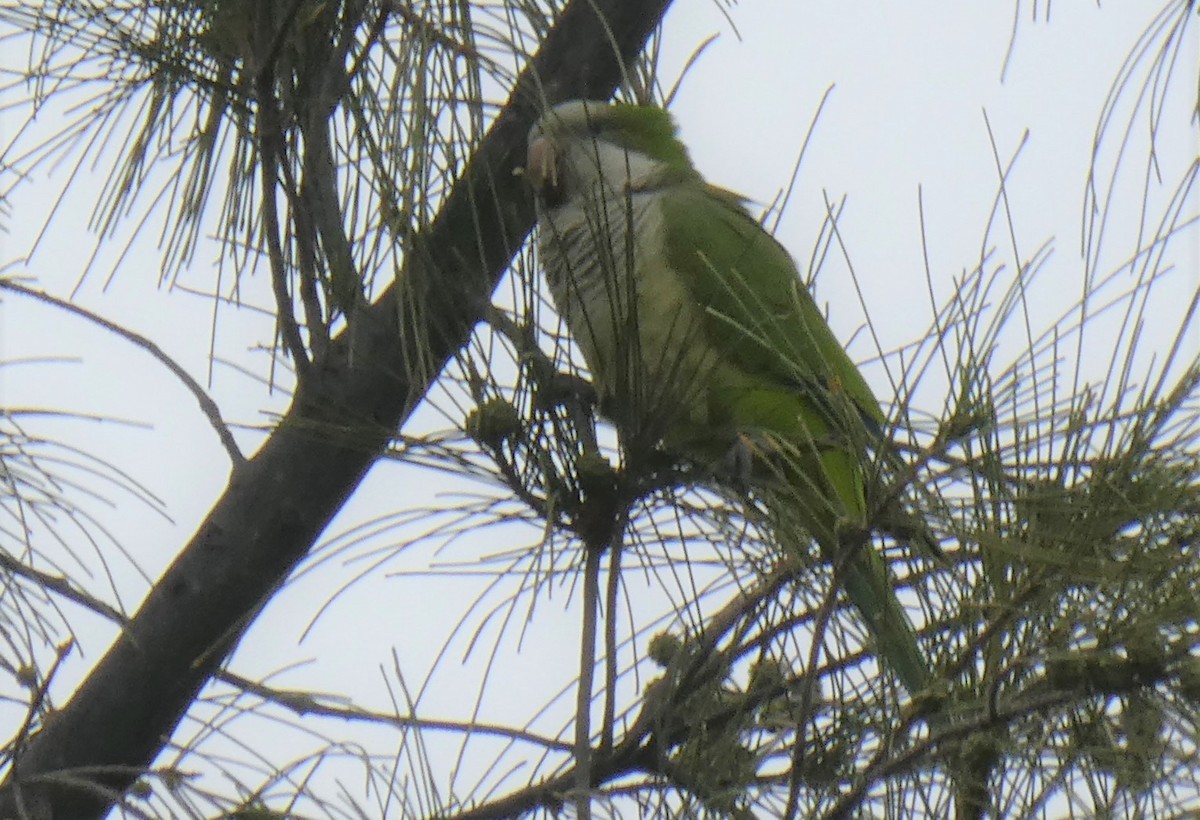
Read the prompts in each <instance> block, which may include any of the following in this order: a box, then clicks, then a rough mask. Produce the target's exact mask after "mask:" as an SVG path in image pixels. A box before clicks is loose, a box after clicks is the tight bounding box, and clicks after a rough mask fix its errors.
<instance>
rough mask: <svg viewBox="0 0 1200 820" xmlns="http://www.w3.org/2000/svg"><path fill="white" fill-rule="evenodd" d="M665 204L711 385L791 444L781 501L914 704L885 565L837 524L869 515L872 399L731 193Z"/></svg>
mask: <svg viewBox="0 0 1200 820" xmlns="http://www.w3.org/2000/svg"><path fill="white" fill-rule="evenodd" d="M663 195H664V197H665V198H664V200H663V208H664V213H663V222H664V226H665V227H664V234H665V245H666V251H665V252H666V254H667V261H668V265H669V266H670V267H671V268H672V269H674V270H677V271H679V272H680V278H681V279H682V280H683V281H684V282H685V285H686V287H687V289H688V290H689V293H690V296H691V298H692V300H694V301H695V302H696V303H697V304H700V305H704V306H705V309H706V322H705V326H704V327H705V336H706V343H707V344H708V346H709V347H710V348H712V349H714V350H717V351H719V354H720V356H721V360H722V361H723V362H724V363H725V364H726V366H725V367H724V368H719V369H715V370H714V373H715V376H714V377H715V378H721V379H724V380H725V381H726V382H728V383H729V384H728V388H729V392H730V393H732V394H736V395H735V397H734V398H731V399H730V400H729V401H730V405H731V407H732V408H733V409H732V411H731V412H732V413H734V414H735V418H733V419H732V420H731V421H732V422H733V423H734V424H735V425H736V424H747V425H749V426H751V427H754V426H759V427H761V428H766V430H767V431H768V432H770V433H774V434H777V435H780V436H783V437H785V438H787V437H792V441H791V442H790V444H791V445H792V446H794V447H796V448H797V449H796V455H797V469H796V470H795V471H794V472H793V474H792V476H791V480H792V481H793V482H794V483H795V484H796V487H795V488H794V489H795V493H794V494H792V495H788V494H786V493H785V494H783V495H781V496H780V497H779V498H777V499H776V503H777V504H781V505H784V506H785V507H786V506H790V507H792V508H793V509H800V510H801V520H802V522H803V523H804V526H805V527H806V528H808V529H809V530H810V531H811V532H812V534H813V535H814V536H815V537H816V539H817V541H818V543H819V544H820V546H821V549H822V552H823V553H824V554H825V556H826V558H827V559H828V560H830V561H831V562H839V563H840V564H841V572H840V577H841V579H842V585H843V586H844V588H845V590H846V593H847V595H848V597H849V598H850V600H851V602H852V603H853V604H854V605H855V607H856V608H857V609H858V610H859V611H860V612H861V614H862V615H863V617H864V619H865V620H866V621H867V623H868V626H869V627H870V630H871V632H872V634H873V636H874V638H875V641H876V642H877V644H878V646H879V651H880V653H881V654H882V655H883V656H884V657H885V658H886V659H887V661H888V663H889V664H890V665H891V666H892V667H893V669H894V670H895V671H896V672H897V674H898V675H899V676H900V679H901V682H902V683H903V684H904V685H905V687H906V688H907V689H908V690H909V692H910V693H912V694H915V693H916V692H917V691H920V690H921V689H924V688H925V687H926V686H927V685H928V683H929V681H930V679H931V673H930V668H929V665H928V662H927V660H926V659H925V656H924V654H923V653H922V651H921V649H920V647H919V645H918V644H917V640H916V635H915V633H914V631H913V629H912V626H911V624H910V622H909V620H908V616H907V615H906V614H905V611H904V608H903V607H902V606H901V605H900V602H899V601H898V600H897V598H896V595H895V591H894V589H893V586H892V581H891V577H890V573H889V572H888V569H887V565H886V562H885V561H884V559H883V557H882V556H881V555H880V554H879V553H877V552H876V551H875V550H874V549H872V548H871V545H870V544H869V543H862V544H860V545H858V546H857V547H855V548H853V549H852V552H851V554H850V555H849V556H848V557H847V556H841V555H839V553H840V551H841V550H842V549H843V545H842V544H841V542H840V539H839V537H838V526H837V519H838V517H839V515H840V516H842V517H845V516H849V517H851V518H854V517H857V518H859V519H860V520H861V519H862V517H863V516H864V515H865V512H866V509H865V498H864V490H863V469H864V468H863V460H864V459H865V458H866V447H865V440H864V439H863V437H862V436H861V435H856V433H855V430H858V431H859V432H860V433H862V432H863V424H864V422H866V423H867V424H869V425H873V426H877V427H878V426H882V424H883V422H884V416H883V413H882V411H881V410H880V407H879V404H878V402H877V400H876V399H875V396H874V394H873V393H872V392H871V389H870V387H869V386H868V385H867V383H866V381H865V380H864V379H863V377H862V375H861V374H860V373H859V371H858V368H857V367H855V365H854V363H853V362H852V361H851V360H850V357H849V355H847V353H846V351H845V349H844V348H843V347H842V346H841V344H840V343H839V342H838V340H837V338H836V337H835V336H834V335H833V332H832V331H831V330H830V328H829V326H828V324H826V322H825V319H824V317H822V316H821V313H820V310H818V308H817V306H816V303H815V302H814V301H813V299H812V296H811V295H810V294H809V292H808V290H807V289H806V288H805V287H804V284H803V282H801V281H800V278H799V275H798V273H797V271H796V267H795V265H794V263H793V262H792V260H791V257H790V256H789V255H788V253H787V251H785V250H784V249H783V247H782V246H780V245H779V243H778V242H776V241H775V239H774V238H773V237H772V236H771V235H770V234H768V233H767V232H766V231H765V230H764V229H763V228H762V227H761V226H760V225H759V224H758V222H756V221H755V220H754V219H753V218H752V217H751V216H750V215H749V213H747V212H746V210H745V208H744V207H743V206H742V204H741V202H740V200H739V199H738V198H737V197H736V196H735V195H733V194H731V193H729V192H727V191H723V190H721V189H718V188H713V187H710V186H706V185H703V184H693V185H686V184H682V185H676V186H672V187H671V188H669V189H668V190H666V191H665V192H664V194H663ZM717 394H718V395H719V394H720V390H718V391H717ZM788 443H789V442H787V441H785V442H784V444H785V446H786V445H787V444H788ZM831 491H832V493H833V494H834V495H835V496H836V498H835V499H830V497H829V496H830V492H831ZM780 499H782V500H780ZM839 502H840V503H839Z"/></svg>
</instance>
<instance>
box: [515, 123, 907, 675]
mask: <svg viewBox="0 0 1200 820" xmlns="http://www.w3.org/2000/svg"><path fill="white" fill-rule="evenodd" d="M525 174H526V176H527V178H528V179H529V180H530V182H531V184H532V186H533V188H534V191H535V193H536V195H537V202H538V248H539V253H540V257H541V261H542V264H543V266H544V268H545V272H546V278H547V281H548V284H549V288H550V292H551V295H552V296H553V298H554V302H555V305H556V306H557V308H558V311H559V313H560V314H561V316H562V318H563V320H564V321H565V323H566V327H567V329H568V330H569V331H570V333H571V335H572V336H573V337H574V339H575V341H576V342H577V343H578V345H579V347H580V349H581V351H582V352H583V356H584V358H585V359H586V360H587V364H588V367H589V368H590V370H591V372H592V377H593V379H594V383H595V388H596V391H597V394H598V396H599V400H600V409H601V412H602V413H604V414H605V415H606V416H607V417H609V418H610V419H612V420H613V421H614V422H615V423H616V424H617V426H618V428H619V429H620V430H621V431H622V433H623V434H624V436H625V441H626V445H627V447H628V446H632V447H638V448H644V447H651V446H656V445H657V446H660V447H662V448H663V449H664V450H665V451H667V452H668V453H670V454H672V455H673V456H677V457H678V458H679V459H680V460H682V461H686V462H687V463H689V464H692V465H698V466H699V467H700V468H701V469H706V468H711V469H712V471H713V474H714V475H720V474H721V473H725V474H726V475H728V474H730V473H733V474H735V475H736V474H741V475H742V476H743V477H744V478H746V479H747V481H748V483H749V486H750V487H752V488H753V489H754V490H755V491H756V492H757V493H759V494H760V496H761V497H762V498H763V499H764V501H765V503H766V505H767V507H768V509H769V510H771V512H772V517H774V518H776V519H777V520H786V521H790V522H792V523H793V524H798V525H799V526H800V527H802V528H803V530H804V531H806V532H808V533H809V534H810V535H811V536H812V537H813V539H814V540H815V541H816V542H817V544H818V545H819V546H820V549H821V552H822V554H823V557H824V558H825V559H826V560H829V561H830V562H833V563H834V565H835V566H836V567H838V577H839V578H840V579H841V580H842V583H843V586H844V588H845V591H846V593H847V595H848V597H849V599H850V601H851V602H852V603H853V604H854V606H855V607H856V608H857V609H858V611H859V612H860V613H861V614H862V616H863V618H864V619H865V620H866V622H867V625H868V626H869V628H870V631H871V633H872V635H873V637H874V639H875V642H876V643H877V644H878V649H879V651H880V653H881V654H882V656H883V657H884V658H886V660H887V662H888V663H889V664H890V665H891V666H892V668H893V669H894V670H895V672H896V673H897V675H898V676H899V678H900V681H901V683H903V684H904V686H905V688H906V689H908V691H909V692H910V694H915V693H916V692H917V691H919V690H922V689H924V688H926V686H927V685H928V684H929V683H930V678H931V672H930V667H929V664H928V661H927V660H926V658H925V656H924V654H923V653H922V652H921V650H920V647H919V646H918V644H917V640H916V636H915V634H914V632H913V628H912V625H911V623H910V621H909V619H908V617H907V615H906V614H905V612H904V608H903V607H902V606H900V603H899V601H898V600H897V599H896V595H895V591H894V589H893V586H892V583H891V579H890V576H889V573H888V569H887V565H886V562H885V561H884V559H883V557H882V556H881V555H880V554H878V553H877V552H876V551H875V550H874V549H873V548H872V545H871V543H870V541H869V538H868V535H867V532H866V529H867V526H868V510H869V508H868V503H867V487H866V485H867V480H866V476H867V469H868V468H867V466H866V465H868V464H869V463H870V460H869V455H868V448H869V445H870V444H871V443H872V441H873V440H876V441H877V440H878V439H879V436H880V431H881V430H882V428H883V426H884V424H885V419H884V416H883V413H882V411H881V410H880V407H879V403H878V401H877V400H876V399H875V396H874V395H873V394H872V393H871V389H870V388H869V387H868V386H867V383H866V381H865V380H864V379H863V377H862V375H861V374H860V373H859V371H858V369H857V368H856V367H855V366H854V363H853V362H852V361H851V360H850V358H849V356H848V355H847V354H846V351H845V350H844V349H843V348H842V346H841V344H840V343H839V342H838V340H837V339H836V338H835V337H834V335H833V333H832V331H831V330H830V329H829V326H828V325H827V324H826V323H825V321H824V318H823V317H822V316H821V313H820V311H819V310H818V308H817V306H816V303H815V302H814V301H813V298H812V296H811V295H810V294H809V292H808V290H807V289H806V288H805V286H804V283H803V282H802V281H801V279H800V276H799V274H798V272H797V269H796V266H795V264H794V263H793V261H792V259H791V257H790V256H789V255H788V253H787V251H785V250H784V249H783V247H782V246H781V245H780V244H779V243H778V242H776V241H775V239H774V238H773V237H772V236H771V235H770V234H769V233H767V232H766V231H765V230H764V229H763V228H762V226H761V225H760V224H759V223H758V221H757V220H755V219H754V218H753V217H752V216H751V215H750V213H749V212H748V211H747V210H746V207H745V206H744V204H743V201H742V200H741V198H740V197H738V196H736V195H735V194H733V193H730V192H729V191H726V190H723V189H721V188H718V187H715V186H713V185H710V184H708V183H707V182H706V181H705V180H704V178H703V177H702V176H701V175H700V173H699V172H698V171H697V170H696V169H695V167H694V166H693V165H692V163H691V160H690V159H689V157H688V152H687V149H686V148H685V147H684V145H683V143H681V142H680V141H679V139H678V138H677V137H676V129H675V124H674V122H673V120H672V119H671V116H670V115H669V114H668V113H667V112H666V111H663V110H662V109H659V108H652V107H643V106H635V105H626V104H611V105H610V104H606V103H601V102H590V101H588V102H584V101H578V100H577V101H572V102H567V103H563V104H561V105H558V106H556V107H555V108H553V109H552V110H550V111H548V112H547V113H546V114H545V115H544V116H542V117H541V119H540V120H539V121H538V122H537V123H536V124H535V125H534V126H533V128H532V130H531V131H530V134H529V146H528V156H527V161H526V169H525ZM783 547H784V549H788V548H789V547H788V546H787V545H786V544H785V545H783Z"/></svg>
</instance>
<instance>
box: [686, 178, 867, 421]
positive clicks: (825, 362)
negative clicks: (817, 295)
mask: <svg viewBox="0 0 1200 820" xmlns="http://www.w3.org/2000/svg"><path fill="white" fill-rule="evenodd" d="M663 196H664V200H663V208H664V222H665V223H666V225H667V226H668V229H667V231H666V245H667V248H666V252H667V254H668V259H669V261H670V264H671V265H672V267H675V268H677V269H680V270H686V271H688V276H687V283H688V286H689V287H690V289H691V292H692V295H693V297H694V298H695V300H696V301H697V302H698V303H699V304H703V305H707V306H709V316H710V322H709V324H708V327H707V332H708V333H709V335H710V337H711V339H712V341H713V342H714V343H715V344H718V345H721V346H722V349H724V350H726V351H728V355H729V356H731V357H732V358H733V359H734V360H735V361H736V362H737V364H738V366H739V367H742V368H743V369H745V370H746V371H747V372H749V373H755V374H758V375H762V376H765V377H768V378H771V379H773V380H776V381H778V382H779V383H780V384H781V385H788V384H791V385H793V386H795V387H799V388H801V389H804V388H806V387H808V386H809V384H810V383H815V384H816V386H818V387H820V388H821V389H822V390H828V391H831V392H833V393H835V394H836V393H840V394H842V395H845V396H846V397H848V398H849V399H850V400H852V401H853V403H854V404H855V406H857V407H858V409H859V412H861V413H862V414H863V416H864V418H866V419H870V420H872V421H874V422H876V423H878V424H882V423H883V422H884V416H883V413H882V411H881V410H880V407H879V402H878V401H877V400H876V398H875V396H874V394H873V393H872V392H871V388H870V387H869V386H868V385H867V383H866V381H865V380H864V379H863V377H862V374H861V373H859V371H858V368H857V367H855V365H854V362H852V361H851V360H850V357H849V356H848V355H847V354H846V351H845V349H844V348H843V347H842V345H841V343H840V342H838V340H837V338H836V337H835V336H834V335H833V332H832V331H831V330H830V329H829V325H828V324H827V323H826V322H825V318H824V317H823V316H822V315H821V312H820V310H819V309H818V308H817V305H816V303H815V302H814V301H813V298H812V295H811V294H810V293H809V292H808V289H807V288H806V287H805V286H804V283H803V282H802V281H801V280H800V277H799V274H798V273H797V271H796V266H795V264H794V263H793V262H792V259H791V257H790V256H789V255H788V252H787V251H786V250H784V248H783V247H782V246H781V245H780V244H779V243H778V242H777V241H776V240H775V238H774V237H773V236H771V235H770V234H769V233H767V232H766V230H764V229H763V227H762V226H761V225H759V223H758V222H757V221H756V220H755V219H754V218H753V217H751V216H750V214H749V213H748V212H747V211H746V209H745V208H744V207H743V205H742V203H741V201H740V199H739V198H738V197H737V196H736V195H735V194H732V193H730V192H728V191H725V190H723V189H720V188H716V187H713V186H710V185H705V184H703V183H696V184H690V185H689V184H681V185H675V186H672V187H670V188H669V189H666V190H664V192H663Z"/></svg>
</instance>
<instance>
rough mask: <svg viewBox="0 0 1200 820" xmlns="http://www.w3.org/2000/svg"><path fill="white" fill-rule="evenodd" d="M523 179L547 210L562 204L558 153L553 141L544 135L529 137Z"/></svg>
mask: <svg viewBox="0 0 1200 820" xmlns="http://www.w3.org/2000/svg"><path fill="white" fill-rule="evenodd" d="M525 178H526V179H528V180H529V184H530V185H532V186H533V190H534V191H535V192H536V193H537V195H538V196H539V197H541V199H542V201H543V202H544V203H545V204H546V207H547V208H556V207H558V205H560V204H561V203H562V200H563V191H562V186H561V185H560V180H559V177H558V151H557V150H556V148H555V145H554V140H552V139H551V138H550V137H548V136H546V135H545V134H538V135H537V136H531V137H530V139H529V148H528V150H527V152H526V154H525Z"/></svg>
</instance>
